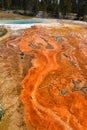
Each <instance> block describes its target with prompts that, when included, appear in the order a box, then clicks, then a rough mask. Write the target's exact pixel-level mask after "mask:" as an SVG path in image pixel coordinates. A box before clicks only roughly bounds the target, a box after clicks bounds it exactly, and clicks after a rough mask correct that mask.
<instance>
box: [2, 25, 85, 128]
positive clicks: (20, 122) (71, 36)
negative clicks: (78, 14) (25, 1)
mask: <svg viewBox="0 0 87 130" xmlns="http://www.w3.org/2000/svg"><path fill="white" fill-rule="evenodd" d="M0 130H87V25H82V24H74V23H69V24H68V23H62V24H61V25H59V26H52V27H51V26H49V27H47V26H41V25H38V26H33V27H31V28H30V29H25V30H24V31H23V30H22V33H21V35H18V36H17V35H16V36H14V35H10V36H9V37H7V38H6V39H4V40H1V41H0Z"/></svg>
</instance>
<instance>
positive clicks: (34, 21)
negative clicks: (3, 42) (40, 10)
mask: <svg viewBox="0 0 87 130" xmlns="http://www.w3.org/2000/svg"><path fill="white" fill-rule="evenodd" d="M34 23H42V21H41V20H34V19H30V20H8V21H7V20H6V21H2V22H0V24H34Z"/></svg>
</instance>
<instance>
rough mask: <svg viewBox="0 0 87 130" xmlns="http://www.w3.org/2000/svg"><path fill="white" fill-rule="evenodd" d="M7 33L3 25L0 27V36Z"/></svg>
mask: <svg viewBox="0 0 87 130" xmlns="http://www.w3.org/2000/svg"><path fill="white" fill-rule="evenodd" d="M6 34H7V29H6V28H5V27H0V37H2V36H4V35H6Z"/></svg>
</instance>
